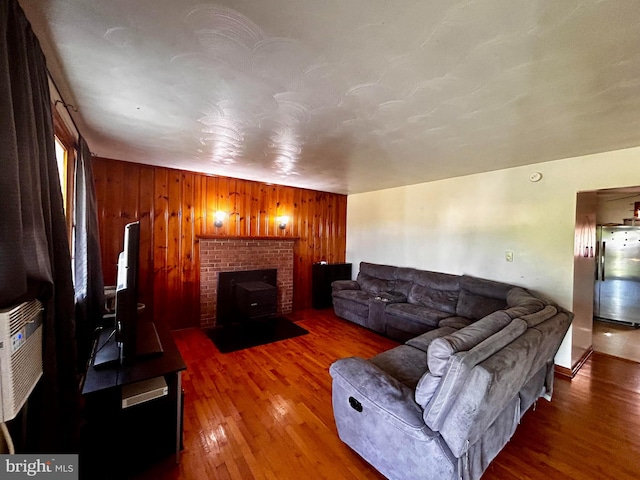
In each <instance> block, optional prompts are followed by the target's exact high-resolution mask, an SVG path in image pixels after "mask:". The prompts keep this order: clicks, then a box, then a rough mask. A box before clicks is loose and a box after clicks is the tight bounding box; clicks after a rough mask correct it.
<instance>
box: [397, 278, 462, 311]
mask: <svg viewBox="0 0 640 480" xmlns="http://www.w3.org/2000/svg"><path fill="white" fill-rule="evenodd" d="M407 301H408V302H409V303H413V304H414V305H422V306H423V307H428V308H433V309H434V310H440V311H441V312H447V313H450V314H451V315H455V313H456V305H457V304H458V292H457V291H451V290H436V289H434V288H431V287H423V286H421V285H418V284H417V283H414V284H413V285H412V286H411V290H409V295H407Z"/></svg>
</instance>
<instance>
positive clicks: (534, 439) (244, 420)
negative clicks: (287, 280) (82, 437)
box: [136, 309, 640, 480]
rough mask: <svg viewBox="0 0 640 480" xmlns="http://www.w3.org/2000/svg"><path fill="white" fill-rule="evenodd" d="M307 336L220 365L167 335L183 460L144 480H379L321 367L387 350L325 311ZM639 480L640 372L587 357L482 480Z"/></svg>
mask: <svg viewBox="0 0 640 480" xmlns="http://www.w3.org/2000/svg"><path fill="white" fill-rule="evenodd" d="M292 319H294V320H295V321H297V322H299V324H300V325H301V326H303V327H304V328H306V329H307V330H309V332H310V333H309V334H308V335H304V336H301V337H297V338H293V339H289V340H285V341H282V342H278V343H273V344H270V345H264V346H260V347H255V348H252V349H248V350H243V351H239V352H234V353H227V354H221V353H219V352H218V351H217V349H216V347H215V346H214V345H213V343H212V342H211V341H210V340H209V339H208V338H207V336H206V335H205V334H204V333H203V332H202V331H200V330H198V329H190V330H183V331H177V332H174V336H175V339H176V342H177V344H178V347H179V348H180V350H181V352H182V354H183V357H184V359H185V362H186V363H187V371H186V372H185V373H184V375H183V386H184V390H185V407H184V450H183V452H182V456H181V462H180V464H179V465H175V462H174V461H173V459H172V458H169V459H167V460H165V461H163V462H160V463H158V464H156V465H154V466H153V467H152V468H151V469H149V470H148V471H146V472H145V473H144V474H143V475H140V476H138V477H136V478H137V479H138V480H151V479H154V480H155V479H216V480H218V479H220V480H222V479H238V480H250V479H277V480H288V479H295V480H298V479H305V480H306V479H331V480H336V479H383V478H384V477H383V476H382V475H380V474H379V473H378V472H377V471H376V470H374V469H373V468H372V467H371V466H369V464H367V463H366V462H365V461H364V460H362V459H361V458H360V457H359V456H358V455H357V454H356V453H354V452H353V451H352V450H351V449H350V448H349V447H347V446H346V445H345V444H343V443H342V442H341V441H340V439H339V438H338V435H337V432H336V428H335V424H334V420H333V411H332V407H331V377H330V375H329V372H328V368H329V365H330V364H331V363H332V362H333V361H334V360H336V359H338V358H341V357H345V356H350V355H359V356H362V357H365V358H367V357H371V356H373V355H375V354H377V353H379V352H382V351H384V350H387V349H389V348H391V347H393V346H395V345H397V343H396V342H394V341H392V340H389V339H386V338H383V337H381V336H379V335H377V334H375V333H372V332H370V331H367V330H366V329H363V328H361V327H358V326H357V325H354V324H352V323H350V322H346V321H344V320H341V319H339V318H337V317H335V315H334V314H333V312H332V311H331V310H330V309H329V310H320V311H317V310H310V311H304V312H301V313H298V314H296V315H295V316H294V317H292ZM549 478H553V479H554V480H555V479H608V478H611V479H637V478H640V364H637V363H633V362H629V361H625V360H620V359H617V358H613V357H609V356H606V355H602V354H598V353H594V354H593V355H592V356H591V358H590V359H589V360H588V361H587V363H585V365H584V366H583V368H582V369H581V370H580V371H579V372H578V374H577V376H576V377H575V378H574V379H573V380H567V379H562V378H559V377H558V378H556V382H555V392H554V395H553V400H552V401H551V402H547V401H545V400H540V401H539V402H538V405H537V408H536V410H535V411H532V410H530V411H529V412H527V414H526V415H525V416H524V418H523V421H522V424H521V425H520V426H519V428H518V430H517V431H516V434H515V435H514V437H513V438H512V439H511V441H510V442H509V444H508V445H507V446H506V447H505V449H504V450H503V451H502V452H501V453H500V455H499V456H498V457H497V458H496V459H495V460H494V461H493V463H492V464H491V465H490V467H489V469H488V470H487V472H485V475H484V476H483V480H494V479H545V480H546V479H549Z"/></svg>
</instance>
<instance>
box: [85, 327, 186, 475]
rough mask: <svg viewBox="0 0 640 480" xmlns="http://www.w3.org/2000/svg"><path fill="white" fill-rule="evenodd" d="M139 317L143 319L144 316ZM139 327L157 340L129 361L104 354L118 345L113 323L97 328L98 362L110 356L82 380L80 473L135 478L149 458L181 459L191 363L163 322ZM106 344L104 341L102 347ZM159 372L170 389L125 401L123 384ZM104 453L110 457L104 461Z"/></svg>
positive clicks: (141, 379)
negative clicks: (126, 404)
mask: <svg viewBox="0 0 640 480" xmlns="http://www.w3.org/2000/svg"><path fill="white" fill-rule="evenodd" d="M139 323H140V325H144V323H143V322H142V320H141V321H140V322H139ZM140 329H141V333H140V338H143V337H148V336H149V335H147V334H145V333H144V331H145V330H147V329H148V331H149V332H151V334H152V337H157V338H156V339H155V340H157V341H158V342H157V343H155V341H154V340H152V341H151V342H152V346H151V347H150V348H149V349H147V350H145V351H144V352H143V355H142V356H138V355H136V356H134V357H133V358H132V359H131V360H130V361H127V362H124V363H120V361H119V359H118V360H116V361H114V359H113V358H111V359H109V357H108V356H107V355H105V354H106V352H108V350H109V348H112V347H113V345H115V347H116V348H115V350H119V349H118V348H117V343H116V342H115V338H114V336H111V337H110V335H111V333H112V331H113V328H105V329H103V330H101V331H100V332H98V335H97V337H98V338H97V340H96V348H95V352H94V362H95V360H98V363H99V364H100V360H101V358H100V357H101V356H102V359H106V361H105V362H103V364H102V365H101V366H100V367H96V366H95V365H94V364H90V365H89V367H88V368H87V371H86V375H85V378H84V381H83V382H82V395H83V398H84V399H85V402H86V403H85V408H84V409H83V412H84V424H83V429H82V438H83V442H82V445H81V447H80V450H81V452H80V453H81V455H80V463H81V465H82V466H83V467H84V474H83V475H84V476H81V477H80V478H90V479H92V480H111V479H113V478H130V476H129V474H131V473H132V472H133V471H141V469H144V468H146V467H148V466H149V462H155V461H159V460H160V459H162V458H164V457H165V456H167V455H175V460H176V463H178V462H179V461H180V450H181V444H182V380H181V374H182V371H183V370H185V369H186V365H185V363H184V360H183V359H182V355H180V351H179V350H178V347H177V345H176V343H175V341H174V339H173V337H172V335H171V332H170V331H169V330H168V328H167V327H166V325H165V324H164V323H163V322H149V323H148V324H147V325H146V326H141V327H140ZM106 340H108V343H106V344H105V341H106ZM98 342H99V343H98ZM143 343H144V341H143ZM153 344H155V346H153ZM102 345H105V346H104V347H102V348H101V349H99V347H100V346H102ZM98 349H99V350H98ZM159 349H161V351H160V350H159ZM158 377H162V379H164V381H165V382H166V385H167V388H168V392H167V394H166V395H164V396H162V397H157V398H154V399H152V400H149V401H145V402H143V403H140V404H139V405H135V406H131V407H130V408H129V407H127V408H124V407H123V396H122V389H123V388H124V387H126V386H128V385H132V384H137V383H139V382H145V381H148V380H151V379H155V378H158ZM140 445H145V446H146V447H147V451H146V452H142V451H141V449H140V448H139V446H140ZM105 458H107V459H109V461H106V462H105ZM85 474H86V475H85Z"/></svg>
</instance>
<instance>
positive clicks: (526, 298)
mask: <svg viewBox="0 0 640 480" xmlns="http://www.w3.org/2000/svg"><path fill="white" fill-rule="evenodd" d="M545 306H546V303H545V302H544V301H543V300H541V299H539V298H537V297H534V296H533V295H532V294H531V293H529V292H528V291H527V290H525V289H524V288H520V287H514V288H512V289H511V290H509V293H507V307H508V308H507V309H506V312H507V314H508V315H509V316H510V317H511V318H518V317H522V316H524V315H531V314H533V313H536V312H539V311H540V310H542V309H544V307H545Z"/></svg>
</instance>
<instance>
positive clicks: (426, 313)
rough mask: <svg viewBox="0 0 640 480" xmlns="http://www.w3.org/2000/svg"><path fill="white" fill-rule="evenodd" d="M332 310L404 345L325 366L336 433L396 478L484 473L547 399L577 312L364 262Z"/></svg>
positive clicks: (450, 278) (520, 294)
mask: <svg viewBox="0 0 640 480" xmlns="http://www.w3.org/2000/svg"><path fill="white" fill-rule="evenodd" d="M333 301H334V308H335V311H336V313H337V314H338V315H339V316H341V317H343V318H346V319H348V320H351V321H354V322H356V323H359V324H361V325H363V326H365V327H368V328H371V329H373V330H376V331H378V332H381V333H384V334H386V335H389V336H391V337H393V338H396V339H400V341H402V342H404V343H403V344H401V345H398V346H397V347H395V348H392V349H390V350H388V351H386V352H383V353H381V354H379V355H377V356H375V357H373V358H370V359H364V358H359V357H349V358H343V359H340V360H337V361H336V362H334V363H333V364H332V365H331V367H330V374H331V376H332V379H333V386H332V395H333V410H334V417H335V421H336V426H337V429H338V434H339V436H340V438H341V439H342V440H343V441H344V442H345V443H346V444H347V445H349V446H350V447H351V448H352V449H353V450H355V451H356V452H357V453H358V454H360V455H361V456H362V457H363V458H364V459H365V460H367V461H368V462H369V463H370V464H371V465H373V466H374V467H375V468H376V469H377V470H378V471H380V472H381V473H382V474H384V475H385V476H386V477H388V478H390V479H407V480H409V479H411V480H416V479H433V480H436V479H437V480H443V479H457V478H463V479H465V480H467V479H478V478H480V477H481V476H482V474H483V473H484V471H485V470H486V468H487V467H488V466H489V464H490V463H491V461H492V460H493V459H494V458H495V456H496V455H497V454H498V453H499V452H500V450H501V449H502V448H503V447H504V445H505V444H506V443H507V441H508V440H509V439H510V438H511V436H512V435H513V433H514V432H515V429H516V427H517V425H518V423H519V420H520V418H521V417H522V415H524V413H525V412H526V411H527V410H528V409H529V408H530V407H531V406H532V405H533V404H534V403H535V402H536V401H537V399H538V398H540V397H544V398H546V399H548V400H550V399H551V395H552V392H553V380H554V357H555V354H556V353H557V351H558V348H559V347H560V343H561V342H562V339H563V338H564V335H565V334H566V332H567V330H568V328H569V325H570V323H571V321H572V319H573V314H572V313H571V312H569V311H567V310H564V309H563V308H561V307H559V306H558V305H554V304H553V303H552V302H550V301H548V300H546V299H544V298H540V297H539V296H537V295H534V294H533V293H531V292H530V291H528V290H526V289H524V288H521V287H518V286H513V285H508V284H504V283H499V282H493V281H489V280H484V279H480V278H475V277H469V276H465V275H462V276H455V275H449V274H441V273H437V272H426V271H421V270H416V269H410V268H400V267H392V266H387V265H375V264H370V263H361V264H360V271H359V273H358V277H357V280H356V281H338V282H334V285H333Z"/></svg>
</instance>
